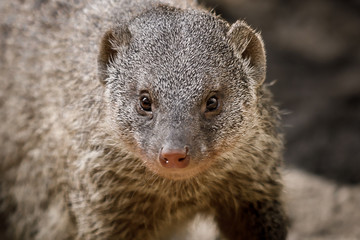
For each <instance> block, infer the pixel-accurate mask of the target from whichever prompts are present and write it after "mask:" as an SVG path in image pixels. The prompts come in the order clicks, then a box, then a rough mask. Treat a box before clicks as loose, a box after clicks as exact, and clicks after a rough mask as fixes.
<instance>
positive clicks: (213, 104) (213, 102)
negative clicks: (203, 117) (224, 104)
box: [206, 96, 219, 112]
mask: <svg viewBox="0 0 360 240" xmlns="http://www.w3.org/2000/svg"><path fill="white" fill-rule="evenodd" d="M218 106H219V101H218V99H217V97H215V96H212V97H210V98H209V99H208V100H207V102H206V111H207V112H212V111H215V110H216V109H217V108H218Z"/></svg>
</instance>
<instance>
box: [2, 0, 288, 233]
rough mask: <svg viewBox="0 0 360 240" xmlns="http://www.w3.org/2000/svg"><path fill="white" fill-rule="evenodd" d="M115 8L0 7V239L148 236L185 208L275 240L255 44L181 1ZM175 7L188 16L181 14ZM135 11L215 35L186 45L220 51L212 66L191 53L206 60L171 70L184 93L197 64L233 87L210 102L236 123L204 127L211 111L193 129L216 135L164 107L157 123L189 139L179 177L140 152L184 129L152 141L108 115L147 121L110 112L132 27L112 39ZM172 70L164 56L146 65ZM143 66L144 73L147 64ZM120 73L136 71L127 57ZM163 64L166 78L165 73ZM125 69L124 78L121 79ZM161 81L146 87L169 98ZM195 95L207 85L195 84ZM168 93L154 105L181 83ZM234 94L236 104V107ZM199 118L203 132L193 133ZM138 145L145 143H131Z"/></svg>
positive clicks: (267, 119)
mask: <svg viewBox="0 0 360 240" xmlns="http://www.w3.org/2000/svg"><path fill="white" fill-rule="evenodd" d="M122 2H123V3H122V4H119V3H110V2H109V1H105V0H104V1H93V2H92V1H89V2H88V1H87V3H77V1H64V2H63V1H49V2H47V1H44V2H43V1H35V2H32V1H25V3H20V2H19V3H17V5H14V4H13V3H12V2H10V1H6V2H4V3H2V5H0V6H1V9H0V16H1V17H0V21H1V31H2V32H4V33H6V34H2V35H1V37H0V40H1V44H0V47H1V49H0V50H1V52H3V53H4V54H2V56H1V59H0V60H1V66H0V70H1V76H0V77H1V81H0V84H1V86H0V89H1V90H0V107H1V115H0V121H1V123H2V124H1V126H0V146H1V152H0V157H1V162H0V173H1V174H0V176H1V177H0V179H1V188H0V210H1V212H2V214H3V215H4V216H6V218H7V219H6V224H7V226H8V227H7V234H8V236H11V238H13V239H74V238H75V239H161V238H166V236H169V235H171V232H172V229H175V228H176V227H178V226H181V225H183V224H184V222H186V221H188V220H190V219H191V218H193V217H194V216H195V214H196V213H205V214H212V215H214V217H215V220H216V221H217V223H218V226H219V229H220V231H221V232H222V235H224V236H225V237H227V238H228V239H240V238H241V239H285V236H286V217H285V214H284V212H283V210H282V205H281V194H282V184H281V177H280V174H279V167H280V165H281V148H282V142H281V136H280V135H279V134H278V132H277V119H278V115H277V109H276V107H274V106H273V103H272V100H271V94H270V93H269V91H268V90H267V87H266V85H263V84H262V83H263V81H264V78H265V65H266V63H265V53H264V50H263V43H262V40H261V38H260V36H259V35H258V34H257V33H255V32H254V31H253V30H252V29H250V27H248V26H247V25H246V24H245V23H244V22H237V23H236V24H234V25H233V26H230V25H229V24H228V23H226V22H225V21H223V20H222V19H220V18H219V17H217V16H215V15H213V14H211V13H208V12H206V11H204V10H202V9H201V8H199V7H196V5H195V4H194V3H192V2H185V1H179V2H178V3H176V2H174V3H171V5H172V6H175V7H176V8H173V7H167V6H161V7H157V5H158V4H157V3H154V2H151V1H144V2H143V1H122ZM164 2H165V1H164ZM169 2H170V1H169ZM153 7H154V8H153ZM188 8H190V9H192V8H195V9H196V11H195V12H192V10H189V12H187V10H182V9H188ZM147 9H153V10H149V12H148V13H146V14H148V15H146V14H145V15H144V17H149V18H151V17H152V16H153V15H156V14H163V13H165V16H176V17H178V16H180V17H182V16H183V15H182V14H183V13H186V14H188V15H186V16H188V18H189V19H190V20H189V22H191V19H192V18H194V19H198V18H199V16H201V19H209V23H211V24H213V23H214V22H215V23H214V24H215V25H216V27H214V29H215V30H216V31H218V32H219V34H223V36H221V37H219V39H223V41H220V40H214V41H218V43H219V45H216V44H215V45H209V46H199V47H198V48H196V49H193V51H201V49H202V48H201V47H204V49H211V48H212V46H215V47H218V46H225V47H224V48H225V50H226V51H225V50H224V53H222V54H223V55H221V56H220V53H219V58H218V59H220V60H221V61H220V60H219V61H218V59H215V60H214V61H215V62H217V65H214V66H216V67H215V68H214V67H213V66H212V65H211V67H209V66H208V63H209V65H210V62H211V61H212V60H213V59H212V56H213V54H212V53H211V52H206V51H208V50H205V53H204V56H205V57H207V56H210V57H209V58H210V59H209V60H208V63H203V62H201V63H199V65H201V64H202V65H203V66H201V67H198V68H197V69H191V68H190V69H187V71H184V72H181V75H179V76H180V77H184V76H187V75H186V74H188V75H189V76H192V77H187V78H185V77H184V82H183V83H182V85H181V84H180V85H181V86H185V85H186V84H185V83H186V81H190V82H189V84H190V85H191V84H193V85H194V86H193V87H191V89H195V88H194V87H195V85H196V83H192V81H194V79H196V77H197V76H198V75H197V74H198V72H197V71H198V70H199V69H200V70H202V69H210V70H211V71H210V70H209V71H210V72H211V73H214V76H215V75H216V74H219V76H220V75H221V76H225V78H227V77H229V76H232V79H233V80H234V81H233V82H229V83H228V84H233V85H229V86H227V87H224V88H226V89H227V90H226V91H227V92H225V93H224V94H223V95H224V96H222V99H223V101H224V102H225V101H226V99H227V97H228V96H231V97H233V98H232V99H233V101H230V100H228V102H227V103H228V104H225V105H224V106H223V108H222V111H221V112H222V113H226V112H227V111H228V112H231V111H234V110H233V109H236V110H237V111H238V112H239V115H231V114H230V115H228V116H226V117H227V118H225V117H224V118H222V119H218V120H217V122H216V121H215V120H214V119H217V115H216V116H210V117H209V119H210V120H206V122H205V123H204V124H205V126H210V127H213V126H218V129H220V130H219V132H217V134H214V135H210V133H209V134H208V132H206V131H205V132H204V130H203V128H202V126H203V125H201V124H198V123H199V121H204V120H203V118H199V119H195V117H194V115H191V114H188V115H186V118H181V117H179V116H180V115H179V114H183V113H184V112H186V111H187V110H189V109H186V107H184V109H182V110H184V111H182V112H171V111H164V112H165V113H166V114H170V113H173V114H174V115H171V116H170V115H169V116H168V115H166V116H168V118H165V119H175V120H176V119H183V120H184V121H183V122H181V121H180V122H179V125H181V124H184V125H186V126H187V128H188V129H189V131H185V132H186V134H188V135H186V134H185V135H184V139H185V138H186V139H188V141H189V142H190V143H191V147H192V149H191V151H192V152H191V156H192V160H191V164H193V165H190V166H189V168H188V170H185V171H184V172H180V173H179V172H176V173H172V172H170V173H169V172H168V171H167V170H164V169H159V168H158V165H156V164H157V162H156V159H157V158H156V157H157V154H158V151H157V150H153V149H156V146H157V145H156V144H160V145H161V144H165V143H166V144H167V143H169V142H170V140H169V141H168V142H166V141H167V140H164V139H165V138H166V137H168V138H167V139H169V136H170V137H172V138H174V137H175V138H176V137H177V133H178V134H179V136H180V135H181V134H182V133H183V132H184V131H183V129H186V128H180V130H181V131H180V130H179V131H178V128H174V126H173V125H172V124H173V123H174V122H176V121H175V120H174V121H169V122H168V123H166V124H169V125H166V124H163V125H161V126H162V127H163V129H166V128H167V127H169V130H168V131H169V132H170V134H169V135H167V136H163V135H164V134H166V133H167V130H164V131H155V130H154V131H155V133H154V134H149V135H146V134H145V132H146V131H148V130H146V129H144V130H141V131H140V130H139V129H137V128H136V127H134V126H133V125H129V122H131V121H130V120H127V119H125V117H123V115H121V114H124V116H126V117H129V118H131V117H133V118H135V117H136V118H138V117H139V119H140V120H139V121H144V122H145V121H148V120H144V118H140V116H137V115H136V116H134V114H133V112H131V111H133V109H132V108H131V109H130V108H129V110H126V111H130V112H129V113H127V112H126V113H119V112H118V109H119V105H121V104H120V100H119V99H122V98H124V99H127V100H129V101H130V100H131V98H128V97H125V95H124V94H130V92H129V91H128V92H126V93H122V92H121V91H122V90H123V89H125V87H126V86H125V87H123V86H119V84H120V83H118V82H117V81H114V79H116V78H117V75H116V71H119V69H121V68H122V67H124V65H122V64H123V63H121V62H119V61H121V60H122V59H121V57H124V56H125V55H126V47H127V45H128V44H129V43H130V41H131V39H132V37H134V38H136V37H139V38H141V37H142V35H141V34H142V33H141V34H140V35H139V36H136V34H133V35H131V37H129V38H127V37H124V36H126V34H128V33H131V31H133V32H134V31H135V30H136V27H137V26H138V25H139V26H140V25H141V24H143V23H142V22H136V20H135V21H133V22H131V21H132V20H131V19H133V18H134V16H138V15H139V14H141V13H143V12H146V11H145V10H147ZM166 14H168V15H166ZM14 16H15V17H14ZM170 20H171V19H170ZM139 21H140V20H139ZM155 21H157V20H156V19H155ZM128 22H131V24H133V25H131V24H130V23H129V28H128V30H125V31H123V32H125V35H124V34H122V32H121V31H120V30H121V29H125V28H124V23H128ZM147 23H148V22H145V24H147ZM176 23H178V22H176ZM137 24H138V25H137ZM203 24H204V26H208V25H209V24H207V22H205V23H203ZM149 25H150V27H153V26H152V25H151V24H149ZM141 26H142V25H141ZM166 26H167V25H165V24H164V26H162V27H164V28H166ZM109 29H110V30H109ZM134 29H135V30H134ZM224 31H227V34H228V35H226V34H224ZM140 32H141V31H140ZM104 34H105V37H103V35H104ZM116 34H118V35H116ZM144 34H145V33H144ZM186 34H189V35H190V36H191V34H195V38H194V39H200V40H201V41H204V42H211V41H213V38H210V37H209V39H206V37H205V38H204V39H203V38H200V37H199V36H197V35H196V34H197V33H196V32H194V33H192V32H190V33H186ZM201 36H203V35H201ZM211 36H212V35H211ZM248 36H250V37H248ZM101 39H103V41H102V44H101V45H100V47H99V48H98V46H99V42H101ZM216 39H217V38H216ZM225 39H228V40H225ZM227 41H229V43H228V42H227ZM157 43H159V41H154V44H157ZM190 44H191V43H190ZM221 44H222V45H221ZM110 46H111V47H110ZM219 49H220V47H219ZM169 51H170V50H169ZM226 54H228V55H226ZM229 54H230V55H229ZM152 55H153V52H151V54H150V55H149V56H152ZM173 56H174V54H169V56H164V57H169V58H171V57H173ZM205 57H204V58H200V59H199V62H200V60H201V61H202V59H206V58H205ZM215 57H218V56H215ZM221 57H222V58H226V59H225V60H226V61H223V60H222V58H221ZM248 58H250V60H249V59H248ZM97 59H98V63H99V65H97V62H96V60H97ZM184 59H186V60H189V58H184ZM145 60H146V59H145ZM155 60H156V59H155ZM189 61H190V60H189ZM175 63H176V61H170V62H169V61H165V62H164V63H163V64H161V65H158V66H159V68H160V66H167V65H166V64H170V65H171V64H175ZM146 64H150V65H149V66H152V65H151V64H152V63H151V61H150V63H146ZM128 65H129V66H130V67H132V66H135V65H136V63H134V64H133V63H132V62H130V61H129V62H128ZM144 66H145V64H144ZM146 66H148V65H146ZM181 66H182V65H181ZM191 66H193V63H192V65H191ZM170 67H172V66H170ZM173 67H174V69H175V70H176V68H177V66H173ZM202 67H203V68H202ZM220 68H221V70H219V71H218V69H220ZM239 69H240V70H239ZM97 70H99V72H97ZM200 70H199V71H200ZM174 72H176V71H173V72H171V73H174ZM139 74H141V73H139V72H133V73H131V74H130V76H133V77H134V78H135V77H138V75H139ZM115 76H116V77H115ZM147 76H149V75H147ZM179 76H178V79H179V78H180V77H179ZM235 76H236V79H235ZM98 77H100V81H101V82H102V83H103V84H100V83H99V81H98V80H97V79H98ZM172 77H173V76H172V75H169V78H168V79H172ZM199 78H200V77H199ZM237 79H243V81H242V82H241V83H239V82H238V81H237ZM235 80H236V81H235ZM225 82H226V81H225ZM114 84H115V85H114ZM129 84H132V83H129ZM141 84H144V83H142V82H137V85H141ZM175 84H176V83H175ZM161 87H163V88H164V89H162V88H161V89H160V86H159V91H166V90H167V91H168V92H172V91H174V90H173V89H170V87H169V86H167V85H164V86H161ZM129 88H130V87H129ZM132 88H136V86H135V87H134V86H132ZM169 89H170V90H171V91H169ZM204 89H205V92H206V91H208V90H209V89H207V86H204ZM175 90H178V92H174V95H173V96H172V97H171V98H169V99H168V101H172V100H173V99H175V98H176V97H178V95H177V94H179V95H181V94H183V93H182V90H181V89H175ZM185 92H186V91H185ZM187 92H191V91H187ZM200 94H202V93H200V92H199V93H198V95H200ZM238 95H240V96H241V98H239V99H240V100H239V101H240V102H239V103H238V104H237V102H235V101H236V99H237V98H236V97H235V96H238ZM154 96H155V95H154ZM160 97H161V96H159V98H160ZM180 97H181V96H180ZM235 98H236V99H235ZM136 99H137V98H136ZM190 99H191V98H190ZM192 99H194V98H192ZM199 99H200V97H199ZM164 101H165V100H164ZM191 101H195V100H191ZM201 101H202V100H200V102H201ZM232 102H234V103H232ZM184 104H185V103H184ZM186 104H189V105H186V106H197V104H198V103H196V102H186ZM231 104H233V105H231ZM128 105H131V103H130V102H129V103H127V104H123V105H122V106H124V109H125V107H126V106H128ZM184 106H185V105H184ZM231 106H232V107H231ZM237 106H238V107H239V109H237ZM179 108H181V106H180V107H179ZM124 111H125V110H124ZM240 113H241V114H240ZM139 121H132V122H133V123H134V122H136V123H138V122H139ZM209 121H210V122H211V121H213V122H214V123H213V125H206V124H209ZM220 122H221V123H222V125H220ZM126 124H128V125H126ZM216 124H218V125H216ZM143 125H144V126H145V125H146V124H145V123H144V124H143ZM181 126H183V125H181ZM219 126H220V127H219ZM222 126H223V127H222ZM174 129H175V130H174ZM206 129H209V127H207V128H206ZM216 129H217V128H215V127H214V130H213V131H217V130H216ZM142 131H144V132H142ZM134 132H135V133H142V134H139V135H136V134H133V133H134ZM191 133H196V134H197V135H196V137H192V136H193V135H191ZM150 135H151V136H150ZM139 136H140V137H139ZM181 136H182V135H181ZM139 138H141V139H140V140H139ZM143 138H144V139H143ZM153 138H154V139H153ZM147 139H153V141H152V142H151V143H147V144H143V142H141V141H145V143H146V141H147ZM209 139H210V141H209ZM164 141H165V143H164ZM197 143H199V144H197ZM200 143H204V144H208V145H206V149H207V151H206V152H201V151H200V150H196V149H198V148H199V149H200ZM143 145H144V146H145V147H143ZM200 152H201V154H200ZM154 156H155V157H154ZM153 159H155V161H153Z"/></svg>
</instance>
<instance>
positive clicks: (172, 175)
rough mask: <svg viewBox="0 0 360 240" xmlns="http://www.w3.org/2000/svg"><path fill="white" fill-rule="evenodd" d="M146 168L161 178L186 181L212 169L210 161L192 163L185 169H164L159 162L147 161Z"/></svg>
mask: <svg viewBox="0 0 360 240" xmlns="http://www.w3.org/2000/svg"><path fill="white" fill-rule="evenodd" d="M145 165H146V167H147V168H148V169H149V170H150V171H152V172H153V173H155V174H156V175H159V176H161V177H164V178H166V179H169V180H186V179H190V178H195V177H197V176H199V175H200V174H202V173H204V172H205V171H206V170H207V169H208V168H209V167H210V165H211V164H210V161H206V160H205V161H201V162H194V161H192V162H191V163H190V164H189V165H188V166H186V167H184V168H176V167H164V166H163V165H162V164H161V163H160V162H159V161H145Z"/></svg>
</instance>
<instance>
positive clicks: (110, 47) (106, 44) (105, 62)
mask: <svg viewBox="0 0 360 240" xmlns="http://www.w3.org/2000/svg"><path fill="white" fill-rule="evenodd" d="M130 39H131V34H130V31H129V29H128V28H127V27H122V28H116V29H111V30H108V31H107V32H106V33H105V34H104V36H103V37H102V40H101V43H100V51H99V55H98V59H97V61H98V77H99V80H100V82H101V83H102V84H105V83H106V79H107V78H108V77H109V76H108V71H107V70H108V66H109V64H110V62H111V61H113V60H114V59H115V57H116V55H117V53H118V51H119V50H120V49H121V47H123V46H125V45H128V44H129V42H130Z"/></svg>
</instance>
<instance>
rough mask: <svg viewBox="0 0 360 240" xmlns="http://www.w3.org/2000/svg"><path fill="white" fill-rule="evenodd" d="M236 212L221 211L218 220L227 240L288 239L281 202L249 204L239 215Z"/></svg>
mask: <svg viewBox="0 0 360 240" xmlns="http://www.w3.org/2000/svg"><path fill="white" fill-rule="evenodd" d="M234 212H235V211H234ZM234 212H233V213H231V212H230V211H226V212H222V211H221V209H219V212H218V216H217V218H216V219H217V222H218V226H219V228H220V231H221V232H222V234H223V235H224V236H225V237H226V238H227V239H231V240H235V239H239V240H240V239H246V240H285V239H286V234H287V220H286V217H285V215H284V212H283V209H282V206H281V203H280V202H279V201H276V200H274V201H263V202H254V203H249V204H248V205H247V206H244V207H242V208H241V209H240V211H238V214H234ZM224 213H225V214H224Z"/></svg>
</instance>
